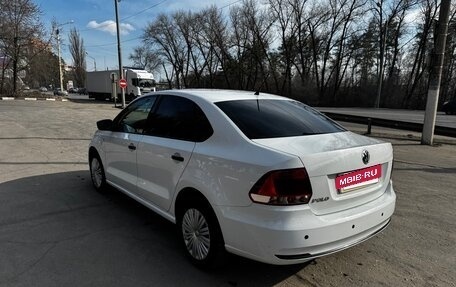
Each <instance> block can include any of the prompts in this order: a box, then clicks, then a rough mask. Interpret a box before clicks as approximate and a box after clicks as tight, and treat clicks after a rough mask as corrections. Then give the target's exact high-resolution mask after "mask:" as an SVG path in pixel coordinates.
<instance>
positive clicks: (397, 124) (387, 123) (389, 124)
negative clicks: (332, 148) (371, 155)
mask: <svg viewBox="0 0 456 287" xmlns="http://www.w3.org/2000/svg"><path fill="white" fill-rule="evenodd" d="M323 113H324V114H325V115H326V116H328V117H330V118H331V119H333V120H336V121H345V122H351V123H357V124H366V125H367V126H368V127H367V133H370V130H371V125H374V126H379V127H385V128H393V129H399V130H407V131H414V132H422V131H423V124H419V123H411V122H403V121H396V120H388V119H381V118H373V117H364V116H354V115H347V114H338V113H331V112H323ZM434 134H435V135H441V136H447V137H456V128H450V127H442V126H435V129H434Z"/></svg>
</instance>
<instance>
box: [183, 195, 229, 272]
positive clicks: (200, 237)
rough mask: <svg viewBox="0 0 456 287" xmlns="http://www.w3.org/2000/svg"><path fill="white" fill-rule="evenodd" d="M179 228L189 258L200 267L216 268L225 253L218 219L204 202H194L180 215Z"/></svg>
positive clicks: (184, 208) (185, 207)
mask: <svg viewBox="0 0 456 287" xmlns="http://www.w3.org/2000/svg"><path fill="white" fill-rule="evenodd" d="M177 223H178V228H179V232H180V235H181V240H182V243H183V245H184V248H185V250H186V254H187V256H188V258H189V259H190V260H191V261H192V263H193V264H195V265H197V266H200V267H206V268H207V267H214V266H216V265H218V264H220V263H221V261H222V257H223V255H224V253H225V247H224V243H223V238H222V233H221V231H220V226H219V224H218V222H217V218H216V217H215V214H214V212H213V210H212V209H211V208H210V206H209V205H208V204H206V203H204V202H192V203H191V204H188V205H186V206H184V207H183V208H182V210H181V211H180V212H179V215H178V221H177Z"/></svg>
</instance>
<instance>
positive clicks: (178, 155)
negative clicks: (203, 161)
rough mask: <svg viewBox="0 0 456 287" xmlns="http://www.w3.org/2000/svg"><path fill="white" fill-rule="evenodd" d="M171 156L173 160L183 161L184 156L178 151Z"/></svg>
mask: <svg viewBox="0 0 456 287" xmlns="http://www.w3.org/2000/svg"><path fill="white" fill-rule="evenodd" d="M171 158H172V159H173V160H176V161H184V158H183V157H182V156H181V155H180V154H179V153H175V154H173V155H172V156H171Z"/></svg>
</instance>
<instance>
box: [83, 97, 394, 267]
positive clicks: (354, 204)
mask: <svg viewBox="0 0 456 287" xmlns="http://www.w3.org/2000/svg"><path fill="white" fill-rule="evenodd" d="M97 126H98V131H97V132H96V133H95V135H94V137H93V140H92V142H91V144H90V148H89V163H90V172H91V176H92V181H93V184H94V186H95V188H96V189H98V190H102V189H104V188H106V186H107V184H109V185H111V186H114V187H115V188H117V189H119V190H120V191H122V192H124V193H125V194H127V195H128V196H130V197H132V198H134V199H135V200H137V201H139V202H141V203H142V204H144V205H145V206H147V207H149V208H150V209H152V210H153V211H155V212H157V213H158V214H160V215H162V216H163V217H165V218H167V219H168V220H170V221H171V222H173V223H176V224H177V226H178V230H179V234H180V237H181V240H182V244H183V246H184V249H185V250H186V254H187V255H188V257H189V258H190V260H191V261H193V263H195V264H197V265H211V264H213V263H215V262H216V261H220V260H221V258H222V257H223V254H224V252H225V250H227V251H229V252H231V253H234V254H238V255H240V256H244V257H247V258H251V259H254V260H257V261H261V262H266V263H270V264H294V263H302V262H305V261H308V260H311V259H313V258H316V257H319V256H323V255H327V254H330V253H334V252H336V251H339V250H342V249H345V248H348V247H350V246H353V245H356V244H358V243H360V242H362V241H364V240H366V239H368V238H370V237H371V236H373V235H375V234H377V233H379V232H380V231H382V230H383V229H384V228H385V227H386V226H387V225H388V223H389V222H390V218H391V216H392V214H393V212H394V207H395V202H396V195H395V193H394V190H393V185H392V182H391V171H392V166H393V150H392V147H391V144H390V143H385V142H381V141H379V140H376V139H372V138H368V137H364V136H361V135H357V134H354V133H352V132H349V131H347V130H345V129H344V128H343V127H341V126H340V125H338V124H337V123H335V122H333V121H332V120H330V119H328V118H327V117H325V116H324V115H322V114H320V113H319V112H317V111H316V110H314V109H312V108H310V107H309V106H307V105H305V104H302V103H300V102H297V101H294V100H290V99H288V98H283V97H279V96H274V95H270V94H264V93H254V92H245V91H225V90H170V91H162V92H157V93H152V94H148V95H146V96H143V97H141V98H138V99H136V100H135V101H133V102H132V103H130V105H128V106H127V107H126V108H125V109H124V110H123V111H122V112H120V114H119V115H118V116H117V117H116V118H115V119H114V120H102V121H99V122H98V123H97Z"/></svg>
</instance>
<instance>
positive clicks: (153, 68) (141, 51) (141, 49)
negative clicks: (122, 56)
mask: <svg viewBox="0 0 456 287" xmlns="http://www.w3.org/2000/svg"><path fill="white" fill-rule="evenodd" d="M128 58H129V59H130V61H132V62H133V65H134V66H138V67H141V68H143V69H146V70H148V71H149V72H157V71H158V70H159V69H160V67H161V64H162V61H161V60H160V57H159V55H158V54H157V53H155V52H154V51H152V50H151V49H150V48H149V46H147V45H142V46H138V47H135V48H134V49H133V52H132V53H131V54H130V55H129V57H128Z"/></svg>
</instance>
